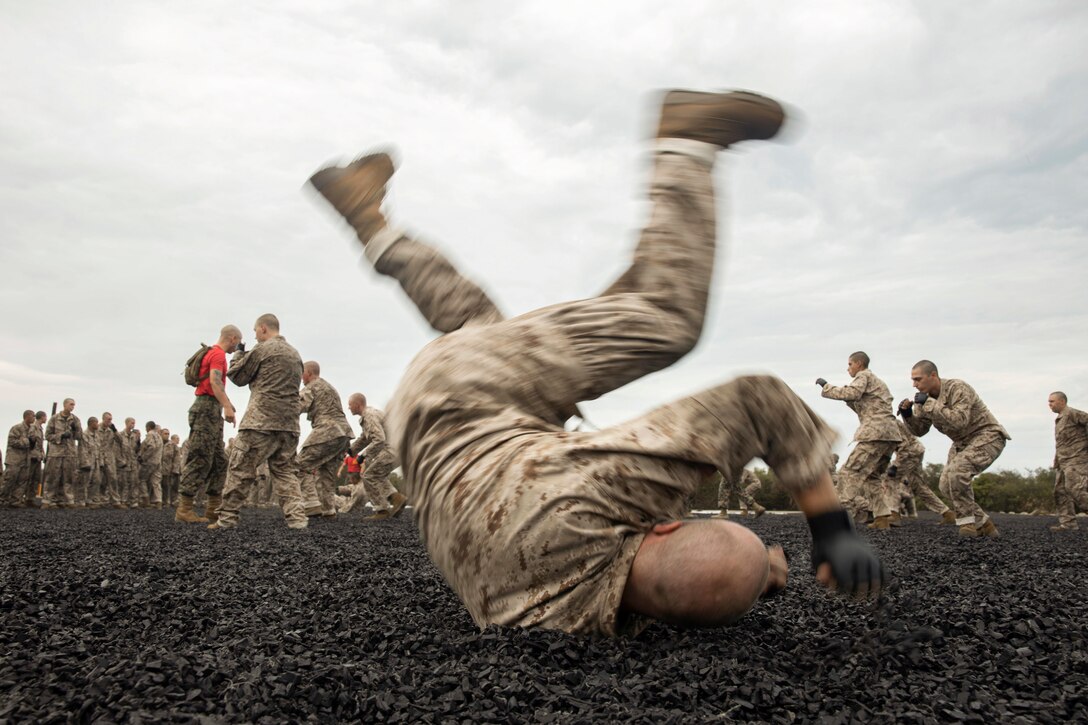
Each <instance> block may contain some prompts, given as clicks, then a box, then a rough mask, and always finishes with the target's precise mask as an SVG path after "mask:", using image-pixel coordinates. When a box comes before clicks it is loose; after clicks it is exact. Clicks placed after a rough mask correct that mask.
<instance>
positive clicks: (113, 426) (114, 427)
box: [110, 423, 117, 433]
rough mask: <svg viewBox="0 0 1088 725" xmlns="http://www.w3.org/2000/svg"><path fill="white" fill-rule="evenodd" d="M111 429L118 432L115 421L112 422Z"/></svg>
mask: <svg viewBox="0 0 1088 725" xmlns="http://www.w3.org/2000/svg"><path fill="white" fill-rule="evenodd" d="M110 430H112V431H113V432H114V433H116V432H117V426H115V425H114V424H113V423H110Z"/></svg>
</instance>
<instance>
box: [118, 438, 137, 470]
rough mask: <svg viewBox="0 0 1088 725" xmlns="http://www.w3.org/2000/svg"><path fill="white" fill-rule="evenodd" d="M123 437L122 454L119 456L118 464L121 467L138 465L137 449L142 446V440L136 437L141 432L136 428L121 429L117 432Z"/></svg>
mask: <svg viewBox="0 0 1088 725" xmlns="http://www.w3.org/2000/svg"><path fill="white" fill-rule="evenodd" d="M117 435H118V436H120V439H121V450H120V455H118V456H117V465H118V466H120V467H121V468H135V467H136V451H137V450H139V448H140V441H139V440H138V439H137V438H136V436H138V435H139V433H137V432H136V429H135V428H133V429H132V430H124V429H122V430H120V431H118V433H117Z"/></svg>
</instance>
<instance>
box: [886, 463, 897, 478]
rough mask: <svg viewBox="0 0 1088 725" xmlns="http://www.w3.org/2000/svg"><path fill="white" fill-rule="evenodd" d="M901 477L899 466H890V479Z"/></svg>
mask: <svg viewBox="0 0 1088 725" xmlns="http://www.w3.org/2000/svg"><path fill="white" fill-rule="evenodd" d="M898 475H899V466H897V465H895V464H894V463H893V464H892V465H890V466H888V478H895V477H896V476H898Z"/></svg>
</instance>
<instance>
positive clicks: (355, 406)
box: [348, 393, 366, 415]
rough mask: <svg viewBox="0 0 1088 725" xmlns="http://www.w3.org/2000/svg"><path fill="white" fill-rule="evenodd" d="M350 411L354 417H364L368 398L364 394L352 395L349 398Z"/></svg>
mask: <svg viewBox="0 0 1088 725" xmlns="http://www.w3.org/2000/svg"><path fill="white" fill-rule="evenodd" d="M348 409H349V410H350V411H351V413H352V415H362V414H363V411H364V410H366V396H365V395H363V394H362V393H352V394H351V396H350V397H349V398H348Z"/></svg>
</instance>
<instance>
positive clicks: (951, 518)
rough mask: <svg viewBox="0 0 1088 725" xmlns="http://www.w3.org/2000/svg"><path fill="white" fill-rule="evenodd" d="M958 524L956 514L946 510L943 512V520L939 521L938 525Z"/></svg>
mask: <svg viewBox="0 0 1088 725" xmlns="http://www.w3.org/2000/svg"><path fill="white" fill-rule="evenodd" d="M955 524H956V514H955V513H954V512H953V511H951V510H948V511H945V512H944V513H943V514H941V520H940V521H939V522H938V523H937V525H938V526H954V525H955Z"/></svg>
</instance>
